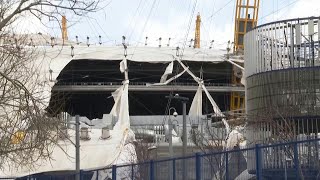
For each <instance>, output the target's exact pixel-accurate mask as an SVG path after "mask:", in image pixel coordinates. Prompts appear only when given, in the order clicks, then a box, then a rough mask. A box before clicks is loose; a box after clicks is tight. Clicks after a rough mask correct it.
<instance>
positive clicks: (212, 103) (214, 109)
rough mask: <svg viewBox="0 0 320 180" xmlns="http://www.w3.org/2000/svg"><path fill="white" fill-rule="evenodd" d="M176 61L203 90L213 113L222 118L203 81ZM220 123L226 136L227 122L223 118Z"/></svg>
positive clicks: (228, 130)
mask: <svg viewBox="0 0 320 180" xmlns="http://www.w3.org/2000/svg"><path fill="white" fill-rule="evenodd" d="M176 60H177V61H178V62H179V63H180V65H181V66H182V67H183V68H184V69H185V70H186V71H187V72H188V73H189V75H190V76H191V77H192V78H193V79H194V80H195V81H196V82H197V83H198V84H199V85H201V87H202V89H203V90H204V92H205V93H206V96H207V97H208V99H209V101H210V103H211V105H212V107H213V111H214V112H215V113H216V114H217V115H218V116H220V117H224V114H222V112H221V110H220V108H219V107H218V106H217V104H216V102H215V101H214V100H213V98H212V96H211V95H210V93H209V92H208V90H207V88H206V87H205V85H204V84H203V80H202V79H200V78H198V77H197V76H195V75H194V74H193V73H192V72H191V71H190V70H189V69H188V68H187V67H186V66H185V65H184V64H183V63H182V62H181V61H180V60H179V59H178V58H176ZM222 122H223V124H224V125H225V128H226V131H227V134H229V132H230V126H229V124H228V122H227V121H226V119H225V118H222Z"/></svg>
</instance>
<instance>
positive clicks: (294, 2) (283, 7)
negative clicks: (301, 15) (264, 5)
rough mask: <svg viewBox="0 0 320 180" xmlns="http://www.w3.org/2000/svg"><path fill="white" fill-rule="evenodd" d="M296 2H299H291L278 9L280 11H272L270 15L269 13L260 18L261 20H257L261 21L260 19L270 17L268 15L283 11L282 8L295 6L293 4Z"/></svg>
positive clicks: (296, 0)
mask: <svg viewBox="0 0 320 180" xmlns="http://www.w3.org/2000/svg"><path fill="white" fill-rule="evenodd" d="M298 1H300V0H295V1H293V2H291V3H290V4H288V5H286V6H284V7H282V8H280V9H277V10H274V11H272V12H271V13H269V14H267V15H265V16H263V17H261V18H259V19H258V21H260V20H262V19H264V18H266V17H268V16H270V15H272V14H274V13H276V12H279V11H280V10H282V9H284V8H287V7H289V6H291V5H293V4H295V3H297V2H298Z"/></svg>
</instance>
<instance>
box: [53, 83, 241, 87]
mask: <svg viewBox="0 0 320 180" xmlns="http://www.w3.org/2000/svg"><path fill="white" fill-rule="evenodd" d="M153 83H158V82H130V83H129V84H130V85H133V86H147V85H148V84H153ZM57 85H72V86H83V85H85V86H120V85H122V82H58V83H57ZM170 85H176V86H198V83H194V82H176V83H174V84H170ZM205 86H208V87H212V86H218V87H230V86H232V87H243V86H242V85H236V84H229V83H205Z"/></svg>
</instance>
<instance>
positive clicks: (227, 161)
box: [28, 139, 320, 180]
mask: <svg viewBox="0 0 320 180" xmlns="http://www.w3.org/2000/svg"><path fill="white" fill-rule="evenodd" d="M319 148H320V139H308V140H302V141H293V142H285V143H280V144H266V145H259V144H257V145H254V146H249V147H247V148H244V149H240V148H234V150H230V151H223V152H212V153H196V154H195V155H192V156H186V157H178V158H171V159H164V160H151V161H147V162H141V163H137V164H127V165H113V166H112V167H105V168H100V169H94V170H82V171H81V172H80V176H81V179H82V180H85V179H95V180H101V179H112V180H116V179H119V180H121V179H137V180H138V179H139V180H140V179H144V180H158V179H159V180H162V179H163V180H168V179H169V180H176V179H190V180H192V179H194V180H212V179H219V180H220V179H226V180H229V179H239V180H241V179H250V178H253V177H255V178H256V179H258V180H259V179H271V178H279V179H301V178H302V177H304V178H305V179H317V178H319V177H320V166H319V164H320V154H319ZM275 157H279V158H275ZM32 177H37V176H28V178H32ZM48 178H51V179H56V177H53V176H50V177H49V176H48Z"/></svg>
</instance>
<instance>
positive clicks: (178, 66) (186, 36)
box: [162, 0, 198, 124]
mask: <svg viewBox="0 0 320 180" xmlns="http://www.w3.org/2000/svg"><path fill="white" fill-rule="evenodd" d="M197 2H198V0H196V1H195V2H194V5H193V9H192V12H191V15H190V19H189V25H188V28H187V32H186V35H185V40H184V43H183V49H182V53H181V56H180V57H179V58H181V59H182V56H183V53H184V49H185V47H186V44H187V39H188V36H189V32H190V27H191V23H192V20H193V18H194V12H195V9H196V6H197ZM179 68H180V64H178V65H177V69H176V75H177V74H178V73H179ZM174 82H175V83H176V79H175V80H174ZM172 94H173V89H171V91H170V96H172ZM170 104H171V98H169V99H168V103H167V107H166V111H165V116H164V119H163V122H162V124H164V122H166V119H167V115H169V114H168V113H170V112H169V110H170ZM169 116H170V115H169Z"/></svg>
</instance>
